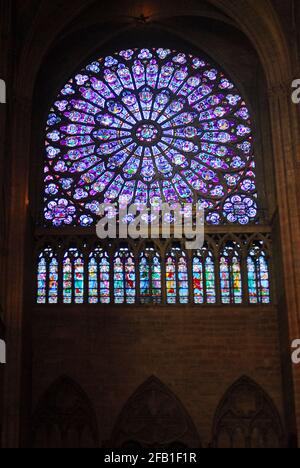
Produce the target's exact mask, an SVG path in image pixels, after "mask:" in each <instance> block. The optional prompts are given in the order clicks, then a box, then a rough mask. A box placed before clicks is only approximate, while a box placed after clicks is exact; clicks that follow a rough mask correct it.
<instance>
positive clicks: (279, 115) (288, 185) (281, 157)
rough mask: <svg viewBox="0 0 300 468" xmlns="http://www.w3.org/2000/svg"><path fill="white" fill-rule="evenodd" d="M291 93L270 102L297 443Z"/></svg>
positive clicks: (275, 90) (287, 368) (297, 139)
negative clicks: (294, 358) (294, 360)
mask: <svg viewBox="0 0 300 468" xmlns="http://www.w3.org/2000/svg"><path fill="white" fill-rule="evenodd" d="M291 92H292V91H291V82H288V83H282V84H280V85H278V86H275V87H272V88H271V89H270V90H269V101H270V112H271V125H272V132H273V153H274V164H275V174H276V185H277V199H278V213H279V228H280V235H281V239H280V240H281V246H282V256H283V258H282V260H283V262H282V264H283V272H282V278H283V281H284V288H282V293H281V292H280V291H281V290H280V288H279V290H278V296H279V324H280V330H281V337H280V339H281V342H282V346H281V349H282V369H283V385H284V387H286V388H285V389H284V390H285V391H284V393H285V395H286V398H288V399H289V394H290V387H289V381H290V383H291V385H292V388H293V390H294V401H293V400H292V399H290V401H287V403H288V405H287V406H288V407H287V426H288V428H289V429H290V430H291V431H296V432H297V433H298V441H299V443H300V366H293V367H292V368H291V343H292V341H293V340H295V339H299V338H300V207H299V204H300V195H299V176H300V173H299V172H300V171H299V169H300V165H299V162H300V133H299V116H300V106H296V105H295V104H293V103H292V98H291ZM284 292H285V296H283V295H284ZM280 296H281V297H280ZM286 322H287V327H286ZM294 411H295V414H296V426H297V427H296V428H294V429H293V425H294V423H293V419H294V418H293V412H294Z"/></svg>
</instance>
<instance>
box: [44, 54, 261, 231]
mask: <svg viewBox="0 0 300 468" xmlns="http://www.w3.org/2000/svg"><path fill="white" fill-rule="evenodd" d="M251 127H252V124H251V120H250V112H249V110H248V109H247V107H246V104H245V102H244V101H243V99H242V97H241V95H240V93H239V92H238V90H237V89H236V88H235V86H234V84H233V83H232V82H231V80H230V79H229V78H228V77H226V76H225V74H224V73H223V72H222V71H221V70H217V69H216V68H215V67H212V65H211V64H209V63H208V62H206V61H205V60H203V59H201V58H198V57H194V56H192V55H188V54H184V53H180V52H176V51H171V50H168V49H162V48H160V49H151V50H149V49H142V50H140V49H133V50H123V51H121V52H116V53H115V54H113V55H110V56H108V57H104V58H101V59H99V60H97V61H94V62H92V63H90V64H88V65H87V66H86V67H85V68H84V69H83V70H81V71H80V72H79V73H77V74H76V75H75V76H74V77H73V78H71V79H70V80H69V82H68V83H67V84H66V85H65V86H64V87H63V89H62V91H61V92H60V94H59V96H58V97H57V99H56V100H55V103H54V104H53V106H52V108H51V109H50V112H49V116H48V118H47V127H46V142H45V150H46V151H45V180H44V184H45V205H44V217H45V223H46V224H47V225H52V226H55V227H62V226H66V225H72V226H76V225H80V226H82V227H88V226H91V225H94V224H96V223H97V221H98V218H97V213H98V211H99V210H98V209H97V207H99V205H100V204H101V203H103V202H105V203H118V202H121V204H126V203H134V204H136V205H137V206H141V205H143V204H146V205H149V207H150V206H159V204H160V203H162V202H168V203H182V204H183V203H186V202H192V201H198V202H199V203H202V204H203V206H204V207H205V210H206V222H207V223H208V224H214V225H216V224H225V223H234V224H243V225H246V224H250V223H255V222H257V220H258V206H257V193H256V180H255V163H254V145H253V136H252V131H251Z"/></svg>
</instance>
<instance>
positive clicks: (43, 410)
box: [32, 376, 99, 448]
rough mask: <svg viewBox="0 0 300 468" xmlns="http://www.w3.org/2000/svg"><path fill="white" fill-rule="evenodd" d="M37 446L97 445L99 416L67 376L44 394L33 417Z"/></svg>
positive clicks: (81, 391) (68, 446) (88, 446)
mask: <svg viewBox="0 0 300 468" xmlns="http://www.w3.org/2000/svg"><path fill="white" fill-rule="evenodd" d="M32 438H33V446H34V447H35V448H96V447H97V446H98V440H99V439H98V425H97V418H96V415H95V412H94V409H93V407H92V404H91V402H90V400H89V398H88V396H87V395H86V393H85V392H84V391H83V390H82V388H81V387H80V386H79V385H78V384H77V383H76V382H75V381H74V380H72V379H71V378H69V377H67V376H62V377H60V378H59V379H58V380H57V381H56V382H54V383H53V384H52V385H51V386H50V387H49V388H48V390H47V391H46V392H45V393H44V395H43V396H42V398H41V399H40V402H39V404H38V406H37V409H36V411H35V413H34V416H33V422H32Z"/></svg>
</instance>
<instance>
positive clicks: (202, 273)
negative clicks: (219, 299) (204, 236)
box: [193, 247, 216, 304]
mask: <svg viewBox="0 0 300 468" xmlns="http://www.w3.org/2000/svg"><path fill="white" fill-rule="evenodd" d="M215 281H216V278H215V262H214V257H213V254H212V252H210V251H209V249H208V248H207V247H204V248H203V249H202V250H201V251H199V252H197V253H196V254H195V255H194V259H193V288H194V302H195V304H203V303H207V304H215V303H216V283H215Z"/></svg>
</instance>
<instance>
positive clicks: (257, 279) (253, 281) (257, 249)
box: [247, 242, 270, 304]
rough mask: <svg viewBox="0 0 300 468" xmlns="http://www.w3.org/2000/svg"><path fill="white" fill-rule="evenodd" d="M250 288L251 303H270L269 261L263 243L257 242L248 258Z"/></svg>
mask: <svg viewBox="0 0 300 468" xmlns="http://www.w3.org/2000/svg"><path fill="white" fill-rule="evenodd" d="M247 267H248V290H249V301H250V303H251V304H269V303H270V279H269V263H268V259H267V255H266V253H265V251H264V250H263V243H262V242H257V243H255V244H254V245H253V246H252V247H251V249H250V252H249V255H248V258H247Z"/></svg>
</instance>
